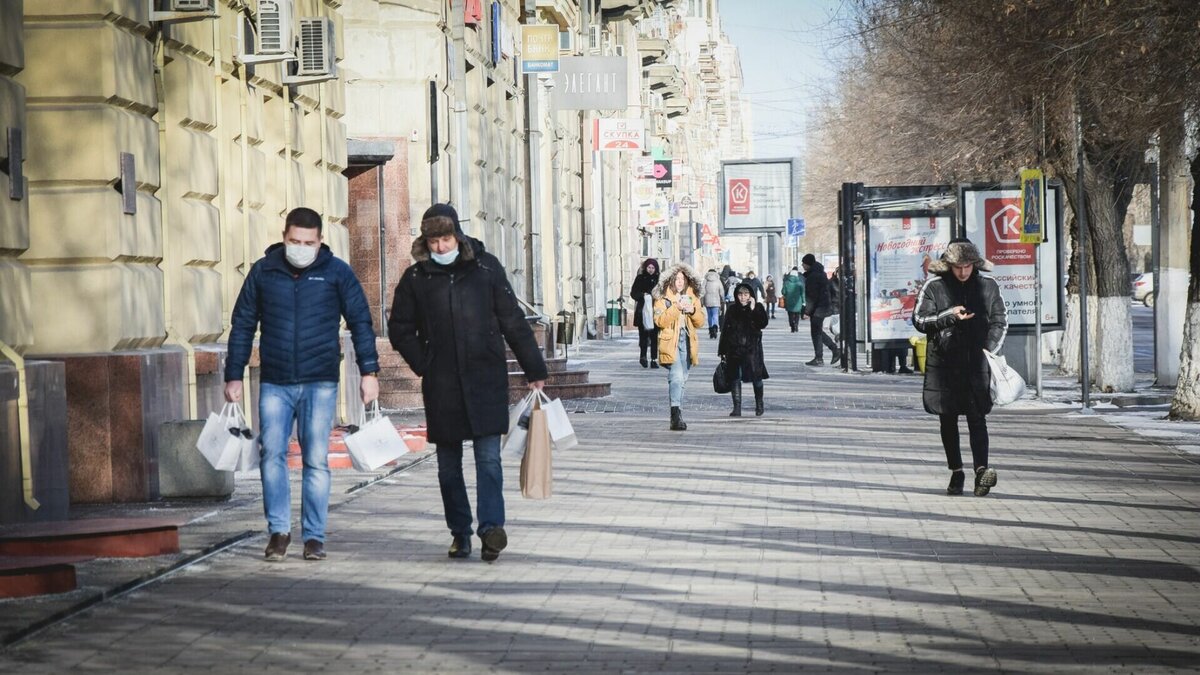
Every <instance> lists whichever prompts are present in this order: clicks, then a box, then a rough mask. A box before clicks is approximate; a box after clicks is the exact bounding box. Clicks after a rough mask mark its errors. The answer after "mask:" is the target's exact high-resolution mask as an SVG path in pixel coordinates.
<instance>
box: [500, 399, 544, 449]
mask: <svg viewBox="0 0 1200 675" xmlns="http://www.w3.org/2000/svg"><path fill="white" fill-rule="evenodd" d="M536 400H537V392H536V391H531V392H529V395H528V396H526V397H525V398H523V399H521V400H520V401H518V402H517V404H516V405H515V406H513V409H512V412H510V413H509V415H508V433H507V434H505V436H504V445H503V446H501V447H500V454H501V455H502V456H504V457H521V456H522V455H524V454H525V437H526V436H527V435H528V434H529V412H530V411H531V410H533V404H534V402H535V401H536Z"/></svg>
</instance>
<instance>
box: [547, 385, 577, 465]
mask: <svg viewBox="0 0 1200 675" xmlns="http://www.w3.org/2000/svg"><path fill="white" fill-rule="evenodd" d="M537 393H538V396H540V397H541V401H542V410H544V411H546V426H547V427H549V428H550V440H551V441H552V442H553V443H554V449H555V450H570V449H571V448H573V447H575V446H576V445H579V439H578V438H576V436H575V428H574V427H572V426H571V420H570V419H568V418H567V411H566V409H565V408H563V404H562V399H557V398H556V399H554V400H550V397H549V396H547V395H546V394H545V392H542V391H538V392H537Z"/></svg>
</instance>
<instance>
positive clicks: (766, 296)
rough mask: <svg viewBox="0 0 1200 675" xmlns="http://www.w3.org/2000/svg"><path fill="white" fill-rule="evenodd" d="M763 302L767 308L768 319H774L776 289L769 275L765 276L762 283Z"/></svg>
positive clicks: (777, 295) (777, 299)
mask: <svg viewBox="0 0 1200 675" xmlns="http://www.w3.org/2000/svg"><path fill="white" fill-rule="evenodd" d="M763 302H765V303H766V304H767V307H768V308H769V309H768V311H769V314H770V318H772V319H774V318H775V305H777V304H778V302H779V293H778V289H777V288H775V279H773V278H772V277H771V275H770V274H768V275H767V279H766V281H764V282H763Z"/></svg>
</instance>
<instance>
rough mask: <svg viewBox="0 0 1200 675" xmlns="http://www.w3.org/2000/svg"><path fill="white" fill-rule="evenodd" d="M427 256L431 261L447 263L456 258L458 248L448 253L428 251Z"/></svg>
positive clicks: (441, 263)
mask: <svg viewBox="0 0 1200 675" xmlns="http://www.w3.org/2000/svg"><path fill="white" fill-rule="evenodd" d="M429 257H430V258H433V262H435V263H437V264H439V265H449V264H450V263H452V262H454V261H455V260H458V249H454V250H453V251H450V252H448V253H437V252H436V251H430V252H429Z"/></svg>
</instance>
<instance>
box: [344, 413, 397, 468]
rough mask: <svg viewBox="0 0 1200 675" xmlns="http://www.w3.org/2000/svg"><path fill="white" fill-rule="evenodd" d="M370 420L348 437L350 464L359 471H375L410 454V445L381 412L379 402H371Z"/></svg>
mask: <svg viewBox="0 0 1200 675" xmlns="http://www.w3.org/2000/svg"><path fill="white" fill-rule="evenodd" d="M369 417H370V419H368V420H365V421H364V423H363V425H362V426H361V427H359V429H358V431H356V432H354V433H352V434H350V435H349V436H346V438H345V442H346V449H347V450H349V451H350V462H351V464H353V465H354V468H355V470H357V471H375V470H376V469H378V468H379V467H381V466H383V465H384V464H387V463H388V462H390V461H392V460H394V459H396V458H398V457H400V456H401V455H403V454H405V453H407V452H408V445H406V444H405V443H404V439H403V438H401V437H400V432H398V431H396V427H395V425H393V424H392V421H391V420H389V419H388V418H387V415H384V414H383V413H381V412H379V401H372V402H371V412H370V415H369Z"/></svg>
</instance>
